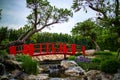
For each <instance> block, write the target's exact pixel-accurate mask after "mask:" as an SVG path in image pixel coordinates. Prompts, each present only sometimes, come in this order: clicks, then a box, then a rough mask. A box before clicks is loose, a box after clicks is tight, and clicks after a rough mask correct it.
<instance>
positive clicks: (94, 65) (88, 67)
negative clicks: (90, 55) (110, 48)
mask: <svg viewBox="0 0 120 80" xmlns="http://www.w3.org/2000/svg"><path fill="white" fill-rule="evenodd" d="M78 65H79V66H81V67H82V68H83V69H84V70H86V71H89V70H100V63H97V62H90V63H85V62H78Z"/></svg>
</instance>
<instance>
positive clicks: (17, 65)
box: [3, 60, 22, 71]
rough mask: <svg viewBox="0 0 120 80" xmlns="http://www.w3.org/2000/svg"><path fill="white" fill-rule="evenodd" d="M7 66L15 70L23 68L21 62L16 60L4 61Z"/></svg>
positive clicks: (8, 68) (10, 69)
mask: <svg viewBox="0 0 120 80" xmlns="http://www.w3.org/2000/svg"><path fill="white" fill-rule="evenodd" d="M3 64H4V65H5V67H6V69H7V70H9V71H13V70H15V69H20V70H21V69H22V68H21V63H19V62H17V61H14V60H5V61H4V63H3Z"/></svg>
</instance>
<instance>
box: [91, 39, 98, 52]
mask: <svg viewBox="0 0 120 80" xmlns="http://www.w3.org/2000/svg"><path fill="white" fill-rule="evenodd" d="M90 39H91V41H92V42H93V44H94V45H95V48H96V51H100V47H99V45H98V44H97V42H96V41H95V40H94V39H92V38H90Z"/></svg>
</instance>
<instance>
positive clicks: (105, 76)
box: [82, 70, 113, 80]
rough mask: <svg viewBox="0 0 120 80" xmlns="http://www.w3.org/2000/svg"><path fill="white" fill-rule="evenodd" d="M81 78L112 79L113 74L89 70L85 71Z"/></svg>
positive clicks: (91, 79)
mask: <svg viewBox="0 0 120 80" xmlns="http://www.w3.org/2000/svg"><path fill="white" fill-rule="evenodd" d="M82 80H113V76H112V75H110V74H106V73H103V72H101V71H98V70H90V71H88V72H86V73H85V75H84V76H83V78H82Z"/></svg>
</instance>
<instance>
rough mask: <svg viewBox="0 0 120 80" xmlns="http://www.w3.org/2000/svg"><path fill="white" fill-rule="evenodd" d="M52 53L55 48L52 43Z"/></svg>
mask: <svg viewBox="0 0 120 80" xmlns="http://www.w3.org/2000/svg"><path fill="white" fill-rule="evenodd" d="M52 53H55V46H54V44H53V43H52Z"/></svg>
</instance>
